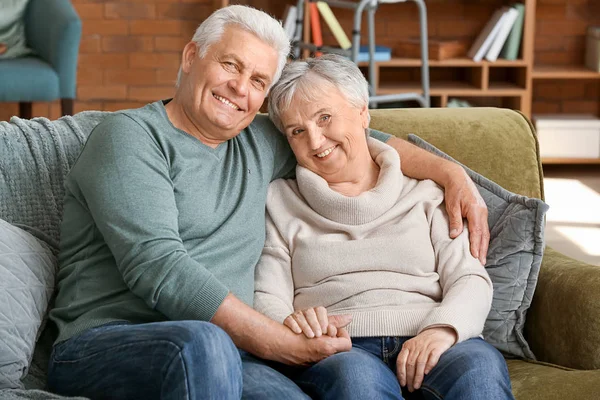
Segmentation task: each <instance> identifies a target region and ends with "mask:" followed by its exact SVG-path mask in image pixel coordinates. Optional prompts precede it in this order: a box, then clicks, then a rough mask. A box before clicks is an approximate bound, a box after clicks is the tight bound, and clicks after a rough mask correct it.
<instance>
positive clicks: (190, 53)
mask: <svg viewBox="0 0 600 400" xmlns="http://www.w3.org/2000/svg"><path fill="white" fill-rule="evenodd" d="M197 56H198V45H197V44H196V43H195V42H189V43H188V44H186V45H185V47H184V48H183V54H182V58H181V69H182V71H183V72H185V73H186V74H189V72H190V71H191V69H192V64H193V63H194V58H196V57H197Z"/></svg>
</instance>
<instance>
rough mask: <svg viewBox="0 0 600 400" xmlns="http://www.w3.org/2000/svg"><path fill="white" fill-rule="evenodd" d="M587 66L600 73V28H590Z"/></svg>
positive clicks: (588, 32) (586, 57)
mask: <svg viewBox="0 0 600 400" xmlns="http://www.w3.org/2000/svg"><path fill="white" fill-rule="evenodd" d="M585 66H586V67H588V68H589V69H591V70H592V71H596V72H600V26H596V27H594V26H590V27H589V28H588V30H587V39H586V46H585Z"/></svg>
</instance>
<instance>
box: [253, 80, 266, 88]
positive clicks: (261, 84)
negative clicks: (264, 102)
mask: <svg viewBox="0 0 600 400" xmlns="http://www.w3.org/2000/svg"><path fill="white" fill-rule="evenodd" d="M254 85H255V86H256V87H257V88H259V89H264V88H265V82H264V81H263V80H262V79H259V78H256V79H254Z"/></svg>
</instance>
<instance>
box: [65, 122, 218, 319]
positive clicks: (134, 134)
mask: <svg viewBox="0 0 600 400" xmlns="http://www.w3.org/2000/svg"><path fill="white" fill-rule="evenodd" d="M71 182H72V186H73V188H71V190H72V191H74V192H75V194H76V197H78V198H79V201H80V202H82V204H83V205H84V207H85V208H87V210H88V211H89V213H90V215H91V217H92V219H93V221H94V224H95V226H96V228H97V230H98V231H99V235H101V238H99V239H98V240H99V241H100V242H103V243H100V245H101V246H102V245H107V246H108V248H109V249H110V251H111V253H112V255H113V257H114V259H115V262H116V266H117V268H118V269H119V271H120V273H121V275H122V277H123V280H124V282H125V284H126V285H127V287H128V288H129V289H130V290H131V291H132V292H133V293H134V294H135V295H137V296H138V297H140V298H142V299H143V300H144V302H145V303H146V304H147V305H148V306H149V307H150V308H152V309H156V310H158V311H159V312H161V313H163V314H164V315H165V316H167V317H168V318H169V319H172V320H184V319H195V320H205V321H207V320H210V319H211V318H212V316H213V315H214V313H215V312H216V310H217V308H218V307H219V306H220V304H221V303H222V301H223V299H224V298H225V296H227V293H228V289H227V288H226V287H225V286H224V285H223V284H222V283H221V282H220V281H219V280H218V279H217V278H216V277H215V276H214V275H213V274H212V273H211V272H210V271H208V270H207V268H206V267H205V266H204V265H201V264H200V263H198V262H196V261H194V260H193V259H192V258H191V257H190V256H189V255H188V253H187V251H186V249H185V247H184V245H183V242H182V239H181V237H180V235H179V224H178V217H179V210H178V208H177V204H176V202H175V195H174V192H173V190H174V189H173V182H172V180H171V177H170V167H169V161H168V160H167V157H166V156H165V154H164V151H163V150H162V148H161V146H160V145H159V143H157V141H156V140H155V138H153V137H152V136H151V135H150V134H149V133H148V132H147V131H146V130H145V129H144V128H142V127H141V126H140V125H139V124H138V123H137V122H135V121H133V120H132V119H131V118H129V117H128V116H124V115H115V116H111V117H110V120H108V119H107V120H106V121H105V122H103V123H102V124H100V125H99V126H98V127H97V128H96V129H95V130H94V132H93V133H92V134H91V136H90V138H89V140H88V142H87V143H86V146H85V149H84V150H83V152H82V153H81V155H80V157H79V159H78V160H77V162H76V164H75V166H74V167H73V169H72V171H71ZM77 192H78V193H77ZM90 251H92V249H90Z"/></svg>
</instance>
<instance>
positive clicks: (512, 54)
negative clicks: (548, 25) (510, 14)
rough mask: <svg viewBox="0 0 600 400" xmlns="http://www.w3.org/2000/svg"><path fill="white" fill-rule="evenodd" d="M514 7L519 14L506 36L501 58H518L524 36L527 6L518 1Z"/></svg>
mask: <svg viewBox="0 0 600 400" xmlns="http://www.w3.org/2000/svg"><path fill="white" fill-rule="evenodd" d="M512 7H513V8H514V9H515V10H517V11H518V12H519V15H518V16H517V20H516V21H515V23H514V25H513V27H512V29H511V30H510V33H509V34H508V37H507V38H506V42H505V43H504V47H502V50H501V51H500V58H505V59H507V60H516V59H517V57H518V56H519V48H520V47H521V37H522V36H523V24H524V22H525V6H524V5H523V4H521V3H517V4H514V5H513V6H512Z"/></svg>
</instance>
